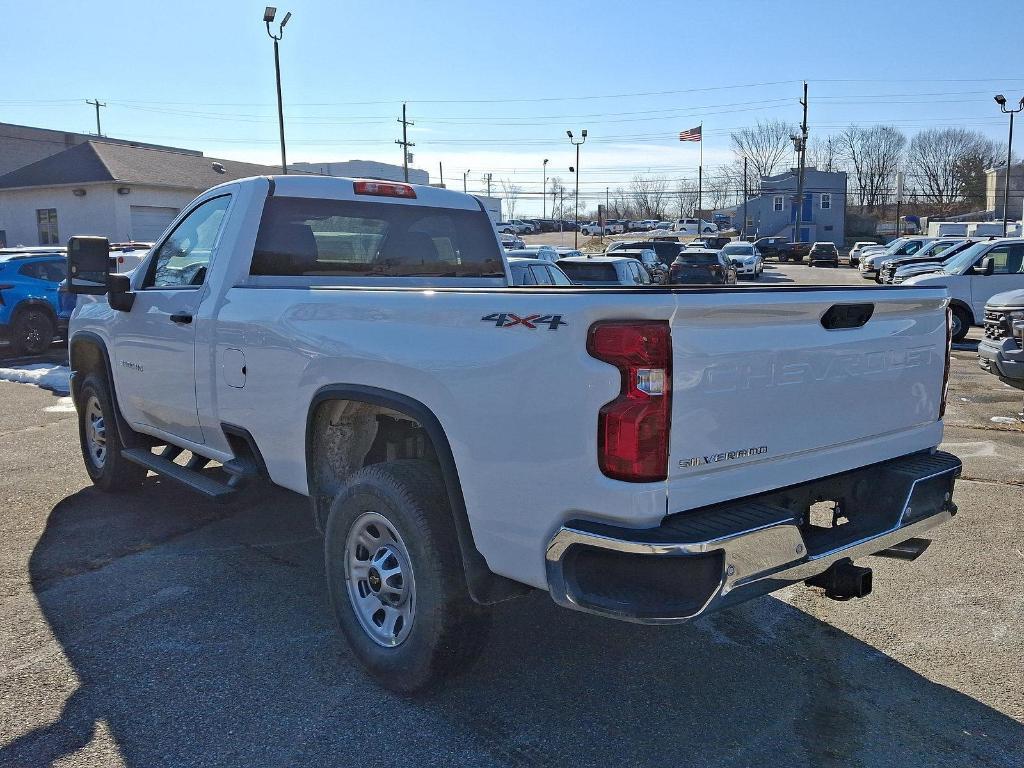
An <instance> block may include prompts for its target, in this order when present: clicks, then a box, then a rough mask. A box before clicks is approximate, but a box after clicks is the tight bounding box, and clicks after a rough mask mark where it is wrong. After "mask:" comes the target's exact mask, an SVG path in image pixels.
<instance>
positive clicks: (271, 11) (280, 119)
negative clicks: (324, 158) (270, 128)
mask: <svg viewBox="0 0 1024 768" xmlns="http://www.w3.org/2000/svg"><path fill="white" fill-rule="evenodd" d="M276 15H277V8H275V7H274V6H272V5H268V6H267V9H266V10H265V11H263V21H264V22H265V23H266V25H267V34H268V35H270V39H271V40H273V41H274V73H275V74H276V75H277V125H278V128H279V129H280V131H281V173H283V174H285V175H287V174H288V159H287V157H286V156H285V152H284V105H283V104H282V103H281V57H280V55H279V54H278V50H277V44H278V42H280V40H281V38H282V37H284V25H285V24H287V23H288V20H289V19H290V18H291V17H292V14H291V11H289V12H288V13H286V14H285V15H284V18H283V19H281V23H280V24H279V25H278V27H277V34H276V35H275V34H274V33H273V32H271V31H270V23H271V22H272V21H273V20H274V17H275V16H276Z"/></svg>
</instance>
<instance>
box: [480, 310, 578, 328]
mask: <svg viewBox="0 0 1024 768" xmlns="http://www.w3.org/2000/svg"><path fill="white" fill-rule="evenodd" d="M480 320H482V321H483V322H485V323H494V327H495V328H512V327H513V326H517V325H519V326H522V327H523V328H531V329H536V328H537V326H538V325H546V326H547V327H548V330H549V331H557V330H558V326H560V325H568V323H567V322H565V321H564V320H563V319H562V316H561V315H527V316H526V317H520V316H519V315H516V314H513V313H511V312H495V313H493V314H490V315H485V316H484V317H481V318H480Z"/></svg>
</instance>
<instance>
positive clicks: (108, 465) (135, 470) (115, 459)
mask: <svg viewBox="0 0 1024 768" xmlns="http://www.w3.org/2000/svg"><path fill="white" fill-rule="evenodd" d="M76 407H77V408H78V438H79V442H80V443H81V445H82V458H84V459H85V469H86V471H87V472H88V473H89V477H90V478H91V479H92V482H93V484H94V485H95V486H96V487H97V488H100V489H102V490H104V491H110V492H117V491H124V490H128V489H129V488H134V487H136V486H138V485H139V484H140V483H142V481H143V480H144V479H145V477H146V469H145V467H141V466H139V465H138V464H133V463H132V462H130V461H128V460H127V459H125V458H124V457H123V456H121V448H122V447H123V446H122V445H121V436H120V434H119V433H118V431H117V420H116V417H115V416H114V405H113V401H112V400H111V397H110V390H109V388H108V387H107V382H106V379H105V378H103V377H102V376H98V375H96V374H91V375H89V376H87V377H86V379H85V381H84V382H82V388H81V389H80V390H79V392H78V400H77V402H76Z"/></svg>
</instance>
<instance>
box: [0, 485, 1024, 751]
mask: <svg viewBox="0 0 1024 768" xmlns="http://www.w3.org/2000/svg"><path fill="white" fill-rule="evenodd" d="M259 496H260V503H259V504H258V506H254V505H252V504H251V503H250V504H249V505H246V504H244V503H242V502H238V503H235V504H233V505H230V506H217V505H214V504H210V503H206V502H205V501H197V500H196V498H195V497H193V496H191V495H188V494H187V493H186V492H184V491H180V492H179V491H178V490H177V489H176V488H173V487H167V486H166V485H165V484H164V483H162V482H160V481H159V480H157V479H155V478H151V479H150V480H149V481H147V484H146V487H145V488H144V489H143V490H142V491H141V492H139V493H137V494H134V495H128V496H122V497H113V496H106V495H103V494H100V493H98V492H96V491H94V490H93V489H86V490H83V491H80V492H78V493H76V494H74V495H72V496H70V497H68V498H67V499H65V500H63V501H62V502H60V503H59V504H58V505H57V506H56V507H55V508H54V509H53V511H52V513H51V514H50V517H49V521H48V524H47V527H46V530H45V532H44V534H43V536H42V537H41V539H40V540H39V542H38V544H37V546H36V547H35V550H34V551H33V554H32V558H31V563H30V568H31V577H32V584H33V589H34V592H35V595H36V598H37V600H38V603H39V606H40V607H41V610H42V612H43V615H44V616H45V618H46V620H47V621H48V623H49V626H50V629H51V631H52V634H53V636H54V637H55V638H56V641H57V643H59V646H55V649H54V654H53V655H54V656H55V657H56V658H57V659H61V655H63V658H64V659H66V663H67V664H69V665H70V667H71V671H72V672H73V673H74V675H75V676H76V677H77V680H78V688H77V690H76V691H75V692H74V693H73V694H72V695H71V696H70V698H68V699H67V700H66V703H65V704H64V706H63V710H62V712H61V713H60V715H59V717H57V719H56V720H55V722H52V723H51V724H48V725H42V726H40V725H38V723H34V725H35V727H34V729H32V730H27V726H26V727H25V728H22V729H21V730H22V734H23V735H21V736H20V737H18V738H17V739H15V740H14V741H13V742H11V743H10V744H8V745H7V746H6V747H3V748H2V749H0V764H2V765H33V766H37V765H47V764H50V763H51V762H53V761H55V760H57V759H59V758H60V757H61V756H65V755H68V754H70V753H72V752H75V751H76V750H78V749H80V748H82V747H83V746H85V745H86V744H88V743H89V742H90V740H91V739H93V737H94V734H96V733H97V732H98V727H99V726H100V724H101V723H102V724H104V728H105V730H106V731H107V732H109V734H110V735H111V737H112V739H113V740H114V741H115V742H116V747H117V749H118V750H119V751H120V756H121V758H122V759H123V760H124V762H125V763H126V764H127V765H130V766H140V767H142V766H151V765H158V764H159V765H180V764H206V765H220V766H225V765H240V766H241V765H244V766H251V765H286V764H287V765H313V764H316V765H321V764H322V765H326V764H332V765H360V764H365V765H369V764H376V763H377V762H378V761H380V760H382V759H383V760H385V762H386V763H387V764H394V765H414V766H422V765H445V766H450V765H462V764H467V765H509V764H514V765H531V766H566V765H595V766H599V765H600V766H604V765H648V764H655V763H657V764H672V765H678V764H682V765H687V766H700V765H737V766H739V765H759V766H764V765H785V766H802V765H807V766H850V765H885V766H890V765H927V766H940V765H949V766H964V765H979V764H984V765H1006V766H1009V765H1014V764H1016V765H1020V763H1019V760H1020V756H1021V751H1020V748H1021V745H1022V744H1024V727H1022V726H1021V725H1020V724H1019V723H1017V722H1016V721H1014V720H1012V719H1010V718H1008V717H1006V716H1004V715H1002V714H1000V713H999V712H997V711H995V710H993V709H991V708H989V707H987V706H985V705H983V704H981V703H979V702H977V701H975V700H973V699H971V698H969V697H967V696H965V695H962V694H960V693H958V692H956V691H954V690H951V689H949V688H946V687H943V686H941V685H937V684H935V683H932V682H930V681H929V680H927V679H926V678H924V677H922V676H920V675H918V674H916V673H915V672H913V671H911V670H910V669H909V668H907V667H905V666H903V665H902V664H900V663H898V662H896V661H894V660H893V659H891V658H889V657H888V656H886V655H884V654H883V653H882V652H880V651H878V650H876V649H875V648H873V647H872V646H870V645H867V644H864V643H862V642H861V641H859V640H858V639H856V638H855V637H852V636H850V635H848V634H845V633H843V632H841V631H838V630H836V629H835V628H834V627H832V626H830V625H828V624H824V623H822V622H820V621H818V620H817V619H815V618H813V617H812V616H810V615H808V614H805V613H803V612H801V611H799V610H796V609H795V608H792V607H790V606H788V605H787V604H785V603H783V602H780V601H779V600H776V599H774V598H765V599H762V600H759V601H756V602H753V603H749V604H746V605H744V606H741V607H739V608H737V609H734V610H732V611H729V612H726V613H722V614H719V615H717V616H713V617H709V618H707V619H703V620H701V621H699V622H695V623H692V624H688V625H684V626H680V627H668V628H657V627H643V626H635V625H630V624H622V623H617V622H611V621H606V620H602V619H598V618H594V617H590V616H586V615H583V614H578V613H573V612H570V611H565V610H562V609H559V608H556V607H555V606H554V605H553V604H552V603H551V602H550V600H548V598H547V596H546V595H544V594H542V593H534V594H533V595H531V596H529V597H526V598H523V599H520V600H518V601H513V602H510V603H507V604H504V605H501V606H498V607H497V609H496V610H495V616H494V627H493V631H492V634H491V638H490V641H489V643H488V644H487V646H486V649H485V651H484V654H483V657H482V658H481V659H480V660H479V662H477V663H476V664H475V665H474V667H473V668H472V669H470V670H467V671H466V673H465V674H464V675H463V676H461V677H460V678H457V679H456V680H454V681H452V682H450V683H449V684H448V685H446V686H445V687H443V688H442V689H440V690H437V691H435V692H432V693H430V694H428V695H425V696H422V697H419V698H411V699H410V698H401V697H396V696H393V695H391V694H389V693H387V692H386V691H383V690H381V689H380V688H378V687H377V686H375V685H374V684H373V683H371V682H370V681H369V680H368V679H367V678H365V677H364V676H363V675H362V673H361V672H360V671H359V670H358V669H357V668H356V667H355V664H354V662H353V660H352V658H351V655H350V653H349V651H348V649H347V647H346V646H345V645H344V644H343V643H342V642H341V641H340V640H339V638H338V637H337V635H336V632H335V628H334V621H333V618H332V616H331V614H330V610H329V608H328V606H327V605H326V599H325V596H324V590H323V588H322V581H323V566H322V562H321V557H322V555H321V552H322V550H321V543H320V540H319V538H318V537H317V536H316V535H315V533H314V531H313V529H312V526H311V525H310V523H309V514H308V508H307V502H306V500H305V499H302V498H300V497H298V496H296V495H294V494H291V493H288V492H285V491H281V490H278V489H266V490H265V491H264V492H262V493H261V494H260V495H259ZM847 605H848V606H850V608H849V609H850V610H870V603H868V602H860V603H849V604H847ZM894 632H895V633H898V632H899V630H898V628H895V629H894ZM61 663H63V662H61ZM12 674H15V675H17V676H19V677H21V678H22V679H21V680H19V681H18V682H19V683H20V684H21V686H22V687H21V690H28V689H29V686H32V685H33V683H34V680H35V678H34V677H33V676H34V675H38V674H41V672H38V671H36V670H35V669H34V667H33V665H31V664H24V665H22V667H21V668H20V669H19V670H18V671H16V672H13V673H12ZM382 756H383V757H382ZM387 756H390V757H387Z"/></svg>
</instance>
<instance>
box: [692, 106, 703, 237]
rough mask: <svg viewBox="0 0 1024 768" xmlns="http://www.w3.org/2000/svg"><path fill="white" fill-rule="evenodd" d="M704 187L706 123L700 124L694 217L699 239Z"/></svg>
mask: <svg viewBox="0 0 1024 768" xmlns="http://www.w3.org/2000/svg"><path fill="white" fill-rule="evenodd" d="M703 186H704V123H701V124H700V164H699V165H698V166H697V215H696V216H695V217H694V218H695V219H697V237H700V233H701V231H702V230H703V229H704V225H703V224H702V223H701V218H700V208H701V202H702V200H701V192H702V191H703Z"/></svg>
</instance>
